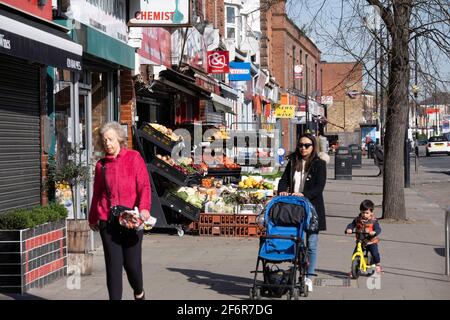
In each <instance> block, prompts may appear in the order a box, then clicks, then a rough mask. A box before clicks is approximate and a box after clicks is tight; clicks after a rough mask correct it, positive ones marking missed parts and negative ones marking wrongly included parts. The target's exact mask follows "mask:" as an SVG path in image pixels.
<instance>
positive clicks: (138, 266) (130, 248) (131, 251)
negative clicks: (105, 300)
mask: <svg viewBox="0 0 450 320" xmlns="http://www.w3.org/2000/svg"><path fill="white" fill-rule="evenodd" d="M99 227H100V236H101V238H102V243H103V250H104V252H105V264H106V283H107V286H108V293H109V299H110V300H121V299H122V266H123V267H124V268H125V271H126V273H127V278H128V282H129V283H130V286H131V287H132V288H133V291H134V294H135V295H138V294H140V293H142V291H143V290H144V284H143V279H142V278H143V276H142V238H143V236H144V231H143V230H140V231H135V230H128V229H126V228H123V227H121V226H120V225H118V224H117V225H115V224H110V223H107V222H106V221H100V223H99Z"/></svg>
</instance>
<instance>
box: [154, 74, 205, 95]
mask: <svg viewBox="0 0 450 320" xmlns="http://www.w3.org/2000/svg"><path fill="white" fill-rule="evenodd" d="M155 81H158V83H160V84H164V85H166V86H169V87H172V88H174V89H177V90H178V91H181V92H184V93H186V94H189V95H191V96H194V97H198V98H200V99H205V100H210V99H211V92H210V91H208V90H206V89H204V88H202V87H200V86H199V85H197V84H196V83H195V79H194V78H191V77H188V76H186V75H184V74H182V73H179V72H176V71H175V70H172V69H166V70H163V71H161V72H160V73H159V79H158V80H155Z"/></svg>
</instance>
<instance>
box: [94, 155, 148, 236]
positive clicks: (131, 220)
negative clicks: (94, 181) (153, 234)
mask: <svg viewBox="0 0 450 320" xmlns="http://www.w3.org/2000/svg"><path fill="white" fill-rule="evenodd" d="M101 164H102V175H103V182H104V184H105V191H106V196H107V198H108V200H109V203H110V204H111V192H110V190H109V187H108V184H107V183H106V165H105V160H104V159H102V160H101ZM134 211H135V210H133V209H131V208H128V207H125V206H121V205H115V206H112V207H111V209H110V211H109V218H108V223H109V224H111V225H116V226H122V227H124V228H126V229H139V228H140V227H141V225H143V223H144V221H143V220H142V219H141V218H140V217H139V214H133V212H134Z"/></svg>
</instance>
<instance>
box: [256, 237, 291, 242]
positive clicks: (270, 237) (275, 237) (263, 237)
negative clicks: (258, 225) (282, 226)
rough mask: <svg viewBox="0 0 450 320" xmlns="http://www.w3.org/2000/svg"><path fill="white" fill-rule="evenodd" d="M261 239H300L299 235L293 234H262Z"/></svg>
mask: <svg viewBox="0 0 450 320" xmlns="http://www.w3.org/2000/svg"><path fill="white" fill-rule="evenodd" d="M260 239H285V240H292V241H297V240H299V238H298V237H292V236H261V237H260Z"/></svg>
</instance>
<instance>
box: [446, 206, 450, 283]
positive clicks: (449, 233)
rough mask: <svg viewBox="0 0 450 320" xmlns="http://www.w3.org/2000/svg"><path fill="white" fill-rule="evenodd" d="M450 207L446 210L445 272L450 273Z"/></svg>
mask: <svg viewBox="0 0 450 320" xmlns="http://www.w3.org/2000/svg"><path fill="white" fill-rule="evenodd" d="M449 223H450V207H448V208H447V211H446V212H445V274H446V275H447V276H448V275H450V254H449V250H450V243H449V242H450V226H449Z"/></svg>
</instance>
